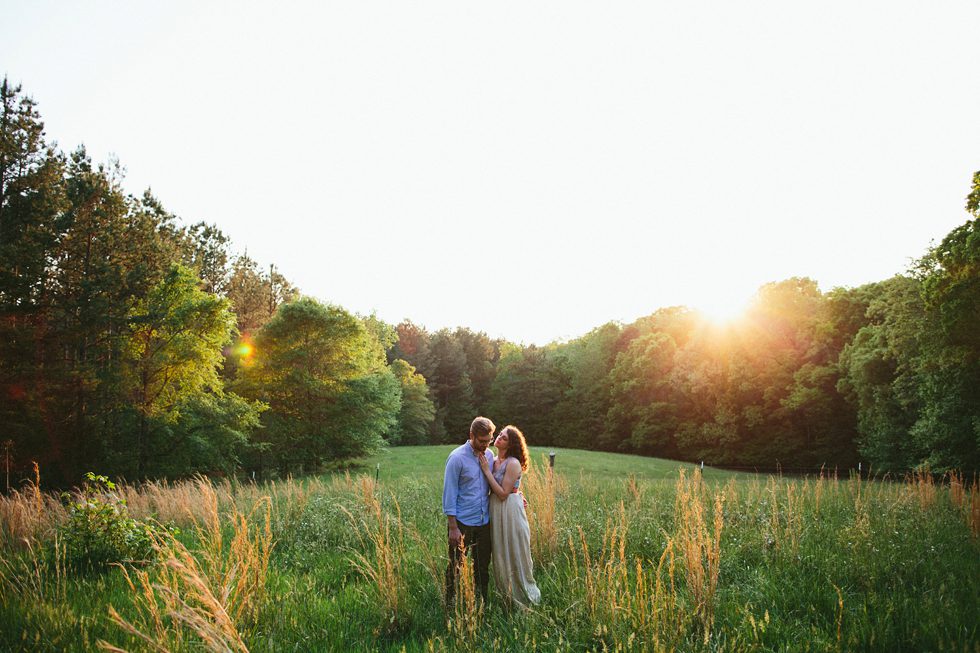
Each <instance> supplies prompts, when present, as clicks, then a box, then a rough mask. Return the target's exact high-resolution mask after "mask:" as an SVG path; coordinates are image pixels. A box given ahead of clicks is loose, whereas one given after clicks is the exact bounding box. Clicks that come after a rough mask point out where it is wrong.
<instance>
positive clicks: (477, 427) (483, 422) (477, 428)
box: [470, 417, 497, 437]
mask: <svg viewBox="0 0 980 653" xmlns="http://www.w3.org/2000/svg"><path fill="white" fill-rule="evenodd" d="M496 428H497V427H496V426H494V425H493V422H491V421H490V420H489V419H487V418H486V417H477V418H476V419H475V420H473V423H472V424H470V435H471V436H474V435H475V436H476V437H480V436H481V435H493V431H494V429H496Z"/></svg>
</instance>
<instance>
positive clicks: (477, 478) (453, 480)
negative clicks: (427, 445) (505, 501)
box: [442, 441, 493, 526]
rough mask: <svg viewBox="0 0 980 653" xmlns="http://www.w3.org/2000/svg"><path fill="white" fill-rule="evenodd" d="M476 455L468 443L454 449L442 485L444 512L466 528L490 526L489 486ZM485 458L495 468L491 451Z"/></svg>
mask: <svg viewBox="0 0 980 653" xmlns="http://www.w3.org/2000/svg"><path fill="white" fill-rule="evenodd" d="M475 454H476V452H474V451H473V447H471V446H470V443H469V441H467V442H465V443H464V444H463V445H462V446H459V447H456V448H455V449H453V452H452V453H451V454H449V458H447V459H446V478H445V479H444V480H443V483H442V512H444V513H445V514H447V515H454V516H455V517H456V521H458V522H460V523H462V524H465V525H466V526H483V525H485V524H489V523H490V500H489V495H490V484H489V483H488V482H487V478H486V477H485V476H484V475H483V470H481V469H480V461H479V460H477V458H476V455H475ZM483 455H484V456H486V458H487V462H489V463H490V464H491V465H493V454H492V453H490V450H489V449H488V450H487V451H484V452H483Z"/></svg>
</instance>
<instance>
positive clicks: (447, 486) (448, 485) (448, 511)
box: [442, 456, 463, 547]
mask: <svg viewBox="0 0 980 653" xmlns="http://www.w3.org/2000/svg"><path fill="white" fill-rule="evenodd" d="M459 465H460V461H459V459H458V458H456V457H455V456H451V457H450V458H449V460H447V461H446V476H445V478H444V479H443V481H442V512H443V513H444V514H445V515H446V520H447V522H448V530H449V546H451V547H458V546H459V541H460V539H461V538H462V537H463V534H462V533H460V531H459V524H457V523H456V499H457V498H458V497H459Z"/></svg>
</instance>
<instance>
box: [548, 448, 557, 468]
mask: <svg viewBox="0 0 980 653" xmlns="http://www.w3.org/2000/svg"><path fill="white" fill-rule="evenodd" d="M554 468H555V452H554V451H552V452H551V453H549V454H548V469H554Z"/></svg>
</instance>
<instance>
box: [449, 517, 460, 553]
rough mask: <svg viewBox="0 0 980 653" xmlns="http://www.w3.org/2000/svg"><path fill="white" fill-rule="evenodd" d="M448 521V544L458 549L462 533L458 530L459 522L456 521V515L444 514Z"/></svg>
mask: <svg viewBox="0 0 980 653" xmlns="http://www.w3.org/2000/svg"><path fill="white" fill-rule="evenodd" d="M446 518H447V519H448V523H449V546H450V547H451V548H453V549H458V548H459V547H460V544H461V543H462V541H463V534H462V533H460V532H459V524H458V523H456V515H446Z"/></svg>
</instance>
